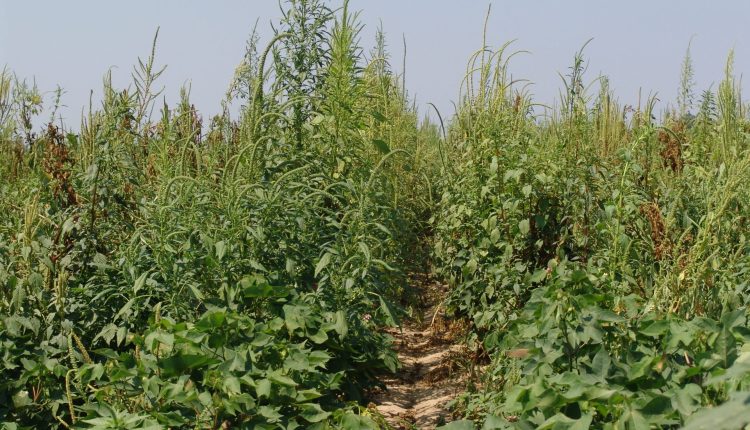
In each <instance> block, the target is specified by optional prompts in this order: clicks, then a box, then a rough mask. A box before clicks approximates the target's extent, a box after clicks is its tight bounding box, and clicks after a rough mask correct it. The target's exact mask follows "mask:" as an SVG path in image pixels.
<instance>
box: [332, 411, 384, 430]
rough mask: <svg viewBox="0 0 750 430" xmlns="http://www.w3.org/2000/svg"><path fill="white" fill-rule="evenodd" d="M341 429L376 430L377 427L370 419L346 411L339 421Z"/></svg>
mask: <svg viewBox="0 0 750 430" xmlns="http://www.w3.org/2000/svg"><path fill="white" fill-rule="evenodd" d="M341 428H343V429H344V430H377V429H378V428H379V427H378V425H377V424H375V422H374V421H373V420H372V419H371V418H370V417H364V416H362V415H357V414H355V413H353V412H351V411H347V412H346V413H345V414H344V417H343V418H342V419H341Z"/></svg>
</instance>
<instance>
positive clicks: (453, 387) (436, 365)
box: [373, 276, 466, 429]
mask: <svg viewBox="0 0 750 430" xmlns="http://www.w3.org/2000/svg"><path fill="white" fill-rule="evenodd" d="M414 286H415V288H417V289H418V292H417V297H418V302H419V307H418V308H417V309H415V311H414V314H415V315H414V318H412V319H410V320H408V321H404V323H403V327H402V329H401V330H398V329H393V330H390V333H391V335H392V336H393V337H395V338H396V341H395V345H394V346H395V347H396V351H397V352H398V356H399V360H400V361H401V363H402V365H403V367H402V368H401V370H400V371H399V372H398V373H397V374H396V375H393V376H391V377H388V378H385V379H384V381H383V382H384V383H385V384H386V387H387V388H386V390H385V391H383V392H381V393H377V394H375V395H374V396H373V403H374V405H375V406H376V407H377V410H378V411H379V412H380V413H381V414H382V415H383V417H384V418H385V419H386V421H388V423H389V424H390V425H392V426H393V427H394V428H396V429H414V428H417V429H434V428H435V427H437V426H439V425H442V424H444V423H446V422H450V421H452V417H451V414H450V411H448V409H447V407H446V404H447V403H448V402H450V401H451V400H453V399H454V398H455V397H456V395H458V394H459V393H461V392H462V391H463V389H464V387H465V385H464V383H463V381H464V380H465V378H463V376H462V371H461V367H462V366H460V363H461V361H462V358H461V357H463V356H465V355H466V352H465V349H464V347H463V346H462V345H461V344H460V343H459V341H458V340H456V338H457V337H458V334H459V332H460V331H461V329H460V326H459V324H457V323H448V322H447V321H446V320H445V319H444V318H443V317H442V316H441V311H442V309H438V308H439V305H440V302H441V301H442V300H443V298H444V297H445V294H446V289H447V288H446V287H445V286H444V285H441V284H439V283H437V282H436V281H434V280H431V279H429V278H428V277H427V276H419V277H415V279H414ZM436 313H437V315H436Z"/></svg>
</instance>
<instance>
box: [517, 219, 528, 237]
mask: <svg viewBox="0 0 750 430" xmlns="http://www.w3.org/2000/svg"><path fill="white" fill-rule="evenodd" d="M518 230H519V231H520V232H521V234H524V235H526V234H529V220H528V219H525V220H522V221H521V222H519V223H518Z"/></svg>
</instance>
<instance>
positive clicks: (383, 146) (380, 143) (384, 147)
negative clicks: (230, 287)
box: [372, 139, 391, 154]
mask: <svg viewBox="0 0 750 430" xmlns="http://www.w3.org/2000/svg"><path fill="white" fill-rule="evenodd" d="M372 144H373V145H375V148H377V149H378V151H380V152H381V153H383V154H388V153H389V152H391V148H389V147H388V144H387V143H385V141H384V140H380V139H373V140H372Z"/></svg>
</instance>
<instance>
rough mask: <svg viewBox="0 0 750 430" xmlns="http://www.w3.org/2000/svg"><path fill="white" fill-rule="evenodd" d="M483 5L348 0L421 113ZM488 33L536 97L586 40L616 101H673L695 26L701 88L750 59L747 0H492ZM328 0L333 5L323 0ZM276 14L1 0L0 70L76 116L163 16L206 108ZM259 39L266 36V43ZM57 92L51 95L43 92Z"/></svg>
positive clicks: (474, 40)
mask: <svg viewBox="0 0 750 430" xmlns="http://www.w3.org/2000/svg"><path fill="white" fill-rule="evenodd" d="M489 3H490V2H489V1H486V0H481V1H468V0H465V1H447V0H377V1H374V0H373V1H366V0H351V3H350V4H351V7H352V8H353V9H357V10H361V11H362V12H361V19H362V22H363V23H364V24H365V31H364V32H363V33H362V35H361V36H362V37H361V42H362V45H363V47H364V48H365V49H366V50H368V51H369V48H370V47H371V46H372V45H373V42H374V31H375V29H376V28H377V26H378V23H379V22H380V21H382V23H383V28H384V30H385V32H386V35H387V38H388V43H389V47H390V52H391V54H392V65H393V67H394V69H395V70H397V71H399V72H400V71H401V68H402V66H401V63H402V53H403V48H402V36H404V37H405V38H406V42H407V57H406V78H407V88H408V89H409V91H410V93H411V94H412V95H415V96H416V98H417V102H418V105H419V106H420V108H421V109H422V111H423V112H424V111H425V110H426V109H425V107H424V106H425V104H426V103H427V102H434V103H435V104H437V105H438V106H439V108H440V109H441V111H443V115H444V116H447V115H449V114H450V113H452V110H453V108H452V105H451V100H456V98H457V96H458V90H459V84H460V81H461V79H462V78H463V75H464V73H465V70H466V61H467V59H468V57H469V56H470V55H471V54H472V53H473V52H474V51H475V50H477V49H478V48H480V47H481V41H482V26H483V23H484V16H485V13H486V11H487V6H488V5H489ZM491 3H492V15H491V18H490V21H489V26H488V34H487V40H488V43H489V44H491V45H494V46H498V45H500V44H502V43H504V42H506V41H509V40H512V39H516V40H517V41H516V42H515V44H514V45H513V46H514V47H515V48H516V49H518V50H527V51H530V54H526V55H521V56H517V57H515V59H514V60H513V61H512V62H511V67H510V69H511V72H512V74H513V77H514V78H525V79H528V80H530V81H531V82H533V83H534V85H533V87H532V88H531V91H532V92H533V94H534V95H535V99H536V101H538V102H542V103H551V102H552V101H553V100H554V98H555V97H557V96H558V94H559V88H560V78H559V75H558V72H561V73H563V74H564V73H566V71H567V68H568V67H569V66H570V64H571V63H572V58H573V55H574V53H575V52H576V51H577V50H578V49H579V48H580V47H581V45H582V44H583V43H584V42H586V40H588V39H589V38H594V40H593V41H592V42H591V43H590V44H589V45H588V47H587V48H586V50H585V58H586V59H587V63H588V73H587V78H588V79H589V80H593V79H594V78H596V77H597V76H598V75H599V74H600V73H603V74H606V75H608V76H609V77H610V82H611V86H612V87H613V88H614V89H615V90H616V92H617V95H618V97H619V98H620V100H621V101H623V102H626V103H634V102H636V101H637V97H638V91H639V88H643V93H644V94H647V93H648V92H649V91H655V92H658V94H659V96H660V99H661V100H663V102H662V103H661V104H660V107H661V108H663V107H664V106H665V103H666V102H668V101H673V100H674V99H675V96H676V93H677V88H678V86H679V72H680V64H681V61H682V58H683V56H684V53H685V49H686V47H687V45H688V42H689V41H690V38H691V36H693V43H692V53H693V59H694V66H695V80H696V82H697V84H698V88H699V89H701V90H702V89H704V88H707V87H708V86H709V85H711V84H712V83H718V82H719V81H720V80H721V77H722V73H723V68H724V63H725V60H726V57H727V53H728V52H729V50H730V49H732V48H734V50H735V56H736V70H737V73H738V74H741V73H742V72H744V71H746V70H748V69H750V51H749V50H750V25H748V19H750V2H745V1H740V0H737V1H714V2H707V1H698V0H682V1H676V0H673V1H672V0H670V1H663V0H660V1H656V0H650V1H642V0H629V1H617V2H614V1H594V0H590V1H584V0H568V1H552V0H547V1H541V0H540V1H520V0H517V1H512V2H511V1H493V2H491ZM331 4H332V5H334V6H337V5H339V4H340V2H339V1H335V2H332V3H331ZM278 16H279V7H278V3H277V1H276V0H254V1H239V0H225V1H219V0H217V1H210V2H209V1H197V0H129V1H121V2H113V1H105V0H70V1H60V0H15V1H12V0H0V67H2V66H3V65H6V66H7V67H9V68H10V69H11V70H13V71H15V72H16V74H18V75H19V76H21V77H26V78H29V79H32V78H35V79H36V82H37V84H38V85H39V87H40V88H41V89H42V90H49V91H51V90H54V89H55V87H56V85H58V84H59V85H60V86H61V87H63V88H64V89H65V91H66V94H65V96H64V98H63V102H64V104H66V105H67V106H68V108H67V109H65V110H64V111H63V115H64V117H65V119H66V122H67V123H68V124H69V125H72V126H74V127H76V126H77V124H78V121H79V115H80V112H81V108H82V107H83V106H84V105H87V104H88V99H89V91H90V90H94V95H95V98H96V97H97V96H98V95H99V94H101V86H102V85H101V80H102V77H103V75H104V74H105V72H106V71H107V70H108V69H110V68H112V70H113V77H114V82H115V84H116V85H117V86H120V87H124V86H127V85H128V83H129V80H130V72H131V70H132V65H133V64H135V63H136V59H137V57H139V56H141V57H146V56H147V55H148V53H149V49H150V43H151V40H152V38H153V35H154V31H155V30H156V28H157V26H161V31H160V35H159V43H158V47H157V63H158V64H166V65H167V66H168V67H167V70H166V72H165V73H164V75H163V76H162V78H161V81H160V84H161V85H163V86H165V87H166V92H165V93H164V94H165V95H166V97H167V99H168V101H170V100H171V101H173V100H175V98H176V95H177V93H178V91H179V88H180V86H182V85H183V84H191V86H192V92H191V94H192V100H193V102H194V103H195V104H196V105H197V106H198V108H199V110H200V111H201V112H203V113H204V115H209V114H213V113H216V112H217V111H218V107H219V100H220V99H221V97H222V95H223V94H224V91H225V90H226V88H227V85H228V83H229V81H230V78H231V77H232V74H233V72H234V68H235V66H236V65H237V63H238V62H239V61H240V59H241V58H242V55H243V52H244V46H245V42H246V39H247V37H248V34H249V32H250V30H251V28H252V26H253V24H254V23H255V21H256V19H258V18H260V29H261V30H262V36H263V37H264V39H263V40H264V41H267V40H268V34H269V33H270V30H269V25H268V23H269V21H270V20H272V19H275V18H277V17H278ZM262 44H264V42H262ZM48 97H51V93H50V94H48Z"/></svg>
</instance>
